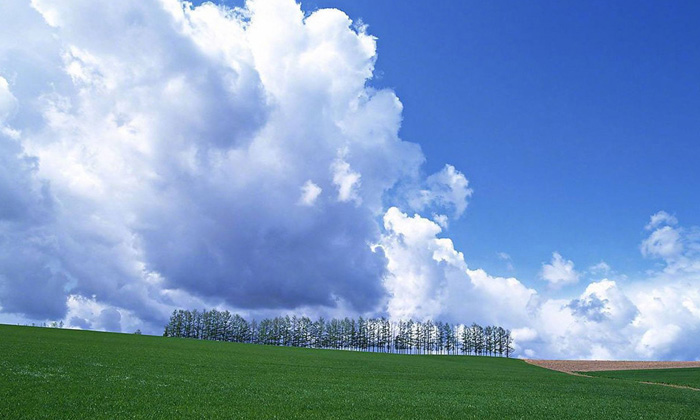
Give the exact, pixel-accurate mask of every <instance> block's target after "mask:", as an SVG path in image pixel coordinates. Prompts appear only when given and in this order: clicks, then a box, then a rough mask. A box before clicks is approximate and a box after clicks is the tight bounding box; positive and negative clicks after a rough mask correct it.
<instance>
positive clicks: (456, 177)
mask: <svg viewBox="0 0 700 420" xmlns="http://www.w3.org/2000/svg"><path fill="white" fill-rule="evenodd" d="M472 193H473V191H472V189H471V188H469V181H468V180H467V178H466V177H465V176H464V174H462V173H461V172H459V171H458V170H456V169H455V167H454V166H452V165H445V167H444V168H443V169H442V170H441V171H439V172H436V173H434V174H432V175H430V176H429V177H428V178H427V179H426V182H425V188H422V189H420V190H419V191H416V193H414V194H413V195H412V196H411V197H410V200H409V204H410V205H411V206H412V207H413V208H414V209H416V210H418V211H422V210H425V209H427V208H430V207H431V206H440V207H448V208H450V209H451V210H452V212H453V216H454V217H455V218H459V217H460V216H461V215H462V213H464V211H465V210H466V208H467V199H468V198H469V197H471V195H472Z"/></svg>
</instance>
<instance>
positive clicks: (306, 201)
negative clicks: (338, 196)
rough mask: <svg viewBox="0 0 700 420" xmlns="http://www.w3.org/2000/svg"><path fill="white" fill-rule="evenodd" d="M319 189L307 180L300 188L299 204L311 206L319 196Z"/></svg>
mask: <svg viewBox="0 0 700 420" xmlns="http://www.w3.org/2000/svg"><path fill="white" fill-rule="evenodd" d="M321 191H323V190H322V189H321V187H319V186H318V185H316V184H314V183H313V181H311V180H308V181H306V182H305V183H304V185H303V186H302V187H301V197H299V204H301V205H304V206H313V205H314V203H315V202H316V199H317V198H318V196H319V195H321Z"/></svg>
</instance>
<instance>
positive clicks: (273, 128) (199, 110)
mask: <svg viewBox="0 0 700 420" xmlns="http://www.w3.org/2000/svg"><path fill="white" fill-rule="evenodd" d="M4 7H8V8H9V9H11V10H12V12H13V13H10V14H7V13H3V16H4V17H3V19H4V20H8V21H9V20H11V19H17V18H22V19H25V20H26V21H27V22H26V25H17V24H14V25H10V26H9V28H11V29H12V30H15V31H18V32H19V33H14V34H12V36H11V38H14V39H17V40H19V39H28V40H29V43H28V44H20V43H16V44H5V45H2V50H1V51H0V52H1V53H2V60H3V64H4V66H3V69H4V70H3V71H4V74H3V79H0V81H1V83H0V116H1V117H2V127H3V131H2V135H3V143H2V145H3V146H2V147H3V149H2V159H3V162H4V163H5V164H4V165H3V173H2V184H0V186H2V196H3V200H2V202H3V208H2V218H3V222H4V223H3V225H2V233H3V243H2V247H3V254H2V255H3V258H4V259H6V261H4V263H3V264H2V266H1V268H0V270H2V272H1V275H2V277H1V278H0V279H1V280H0V281H1V283H0V284H1V285H2V287H1V289H0V305H2V308H3V311H4V312H9V313H19V314H23V315H24V316H26V317H29V318H35V319H41V318H45V317H58V318H61V317H64V316H66V313H67V312H66V311H67V310H69V309H70V311H72V312H71V313H70V315H71V316H73V315H75V316H76V317H77V319H83V320H85V319H86V318H90V317H91V315H90V314H93V313H96V311H98V310H99V311H101V312H100V314H101V315H100V314H98V316H96V320H95V322H96V323H102V324H104V325H108V326H109V328H111V329H114V327H115V326H116V325H117V324H118V323H119V322H120V321H119V318H118V317H115V316H113V315H114V312H102V310H103V309H105V308H107V307H110V308H111V307H114V308H117V309H118V310H120V311H124V312H125V314H127V313H128V314H131V315H132V316H134V317H136V318H138V319H140V320H142V321H144V322H150V323H152V324H153V325H156V326H158V325H160V323H162V321H163V319H164V316H165V315H166V314H167V312H169V311H170V310H171V309H172V307H175V306H180V305H182V306H189V305H193V304H199V303H209V304H210V305H219V304H223V305H228V306H230V307H233V308H237V309H251V310H253V309H290V308H296V307H313V306H319V307H329V308H334V307H337V306H338V305H342V306H343V307H345V308H348V309H349V310H354V311H362V312H365V311H373V310H381V307H382V305H383V301H384V299H385V294H386V292H385V289H384V287H383V278H384V277H385V275H386V270H387V259H386V257H385V255H384V254H383V252H382V249H380V248H372V246H371V244H372V243H374V242H376V241H377V240H378V239H379V237H380V228H381V226H380V224H379V223H378V221H379V219H380V218H381V216H382V213H383V210H384V203H383V200H384V199H385V193H386V191H387V190H389V189H390V188H392V187H394V186H395V185H396V184H397V183H399V182H408V183H410V182H414V181H413V180H414V179H415V178H416V177H417V176H418V173H419V168H420V165H421V163H422V161H423V155H422V153H421V152H420V148H419V147H418V146H417V145H416V144H411V143H407V142H403V141H401V140H400V139H399V137H398V130H399V126H400V122H401V110H402V106H401V103H400V102H399V100H398V98H397V97H396V96H395V95H394V93H393V92H391V91H388V90H377V89H373V88H371V87H369V86H368V84H367V82H368V80H370V79H371V78H372V74H373V68H374V61H375V58H376V42H375V39H374V38H373V37H372V36H370V35H368V34H366V33H365V30H364V28H363V27H362V26H358V25H355V24H354V23H353V22H352V21H351V20H350V19H349V18H348V17H347V16H346V15H345V14H344V13H343V12H341V11H338V10H319V11H317V12H314V13H312V14H310V15H309V16H305V15H304V13H303V12H302V10H301V8H300V6H299V5H298V4H296V3H295V2H293V1H291V0H274V1H272V0H265V1H250V2H248V3H247V5H246V8H245V9H228V8H225V7H219V6H215V5H213V4H205V5H202V6H200V7H196V8H193V7H192V6H191V5H189V4H188V3H181V2H179V1H175V0H170V1H141V0H139V1H120V2H106V3H101V2H93V1H77V2H76V1H73V0H71V1H59V2H54V1H51V2H48V1H41V0H39V1H33V2H31V5H30V4H28V3H27V2H24V1H22V2H20V1H17V2H14V1H13V2H11V4H10V5H8V6H4ZM95 22H100V23H99V25H96V24H95ZM4 23H5V22H3V25H2V27H3V28H6V27H8V26H6V25H4ZM23 27H26V28H27V29H26V31H25V32H26V33H22V31H23V29H22V28H23ZM8 30H9V29H8ZM9 37H10V36H9V35H8V36H5V37H3V39H8V38H9ZM37 68H41V69H42V70H41V71H37V70H35V69H37ZM6 78H7V79H6ZM8 80H9V83H8ZM402 180H403V181H402ZM86 299H87V300H86ZM86 302H87V303H86ZM88 303H90V304H91V305H92V304H93V303H94V304H97V305H98V308H96V309H95V308H93V309H92V310H90V311H87V312H86V310H81V309H79V307H80V306H81V305H82V306H86V305H87V306H90V305H88ZM99 305H103V306H104V307H101V308H100V307H99ZM93 306H94V305H93ZM83 309H84V308H83ZM73 312H75V314H74V313H73ZM78 312H80V314H82V315H80V314H78ZM105 314H111V315H110V318H109V319H110V322H108V323H105V322H103V321H101V320H104V319H105V316H106V315H105ZM92 316H94V315H92ZM122 319H127V318H126V317H124V318H122ZM87 321H90V320H89V319H88V320H87ZM83 325H85V323H83ZM124 327H125V328H126V326H124Z"/></svg>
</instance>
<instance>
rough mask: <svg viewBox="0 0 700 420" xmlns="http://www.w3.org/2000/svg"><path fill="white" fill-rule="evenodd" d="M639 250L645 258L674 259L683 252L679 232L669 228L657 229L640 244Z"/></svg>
mask: <svg viewBox="0 0 700 420" xmlns="http://www.w3.org/2000/svg"><path fill="white" fill-rule="evenodd" d="M641 250H642V255H644V256H645V257H653V258H663V259H666V260H671V259H675V258H677V257H679V256H680V255H681V253H682V252H683V244H682V243H681V235H680V232H679V231H678V230H677V229H674V228H672V227H671V226H664V227H661V228H658V229H656V230H654V231H653V232H652V233H651V235H649V237H648V238H647V239H645V240H644V241H643V242H642V245H641Z"/></svg>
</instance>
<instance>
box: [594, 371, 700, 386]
mask: <svg viewBox="0 0 700 420" xmlns="http://www.w3.org/2000/svg"><path fill="white" fill-rule="evenodd" d="M586 375H592V376H599V377H603V378H614V379H626V380H631V381H637V382H654V383H660V384H669V385H680V386H689V387H693V388H698V389H700V368H678V369H646V370H608V371H602V372H586Z"/></svg>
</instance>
